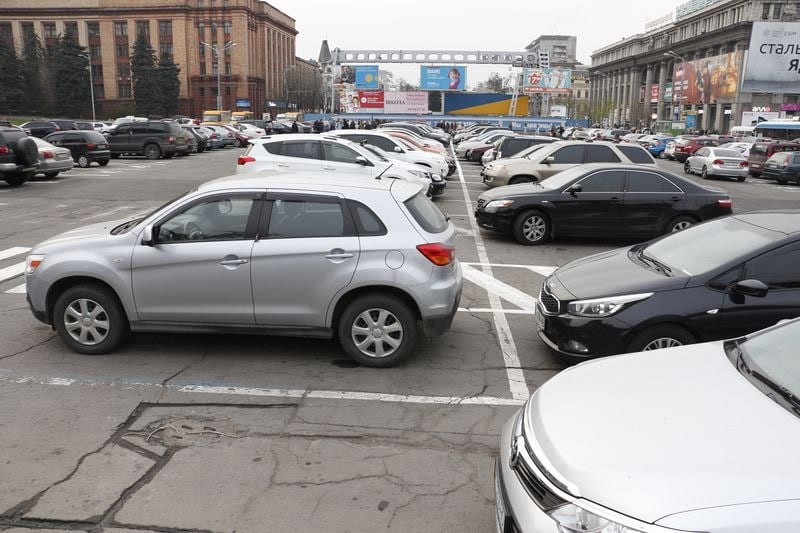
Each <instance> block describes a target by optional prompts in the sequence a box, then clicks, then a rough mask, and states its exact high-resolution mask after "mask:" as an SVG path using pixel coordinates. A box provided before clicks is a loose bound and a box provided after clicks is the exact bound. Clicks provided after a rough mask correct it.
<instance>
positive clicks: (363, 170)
mask: <svg viewBox="0 0 800 533" xmlns="http://www.w3.org/2000/svg"><path fill="white" fill-rule="evenodd" d="M322 151H323V156H324V161H323V164H322V170H323V171H325V172H330V173H334V174H336V173H339V174H342V173H346V174H357V175H362V176H364V177H365V178H367V177H371V176H373V175H374V172H375V167H374V166H373V165H372V163H370V162H369V160H367V159H366V158H365V157H364V156H362V155H361V154H359V153H358V152H356V151H355V150H352V149H351V148H350V147H349V146H345V145H344V144H339V143H335V142H331V141H323V142H322Z"/></svg>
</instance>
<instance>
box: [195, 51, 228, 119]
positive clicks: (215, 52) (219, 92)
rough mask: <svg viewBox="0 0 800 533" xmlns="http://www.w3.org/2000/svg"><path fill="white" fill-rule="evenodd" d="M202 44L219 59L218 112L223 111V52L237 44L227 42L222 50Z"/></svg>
mask: <svg viewBox="0 0 800 533" xmlns="http://www.w3.org/2000/svg"><path fill="white" fill-rule="evenodd" d="M200 44H202V45H203V46H207V47H208V48H210V49H211V52H212V53H213V54H214V55H215V56H216V58H217V111H221V110H222V81H221V80H222V54H221V52H225V50H230V49H231V48H233V47H234V46H236V42H234V41H227V42H226V43H225V44H224V45H223V46H222V48H220V47H219V46H217V45H216V44H214V43H207V42H205V41H200Z"/></svg>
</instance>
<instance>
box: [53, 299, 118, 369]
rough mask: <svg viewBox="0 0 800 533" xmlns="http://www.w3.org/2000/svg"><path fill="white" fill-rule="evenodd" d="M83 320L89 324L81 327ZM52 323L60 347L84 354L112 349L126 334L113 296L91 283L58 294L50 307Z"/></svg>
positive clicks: (94, 353) (100, 352) (99, 352)
mask: <svg viewBox="0 0 800 533" xmlns="http://www.w3.org/2000/svg"><path fill="white" fill-rule="evenodd" d="M84 320H90V321H91V322H90V323H89V325H83V324H82V322H83V321H84ZM53 324H54V326H55V329H56V332H57V333H58V336H59V337H61V340H62V341H63V342H64V344H66V345H67V346H69V347H70V348H71V349H73V350H74V351H76V352H78V353H82V354H86V355H99V354H104V353H108V352H110V351H112V350H114V349H115V348H116V347H117V346H119V345H120V344H122V343H123V342H124V341H125V339H126V338H127V337H128V333H129V332H130V327H129V324H128V317H127V316H126V315H125V310H124V309H123V308H122V304H120V302H119V300H118V299H117V297H116V295H115V294H114V293H113V292H112V291H111V290H109V289H107V288H105V287H102V286H100V285H94V284H82V285H75V286H73V287H70V288H69V289H67V290H66V291H64V292H63V293H61V295H60V296H59V297H58V299H57V300H56V303H55V305H54V306H53ZM81 339H83V340H81Z"/></svg>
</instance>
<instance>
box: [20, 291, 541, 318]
mask: <svg viewBox="0 0 800 533" xmlns="http://www.w3.org/2000/svg"><path fill="white" fill-rule="evenodd" d="M8 292H11V291H8ZM458 312H459V313H505V314H507V315H535V314H536V311H535V310H532V311H529V310H527V309H490V308H488V307H459V308H458Z"/></svg>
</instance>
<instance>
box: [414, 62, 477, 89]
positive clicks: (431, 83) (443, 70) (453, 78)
mask: <svg viewBox="0 0 800 533" xmlns="http://www.w3.org/2000/svg"><path fill="white" fill-rule="evenodd" d="M419 79H420V82H419V86H420V88H421V89H422V90H423V91H463V90H465V89H466V88H467V67H453V66H445V67H433V66H425V65H423V66H422V67H420V75H419Z"/></svg>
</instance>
